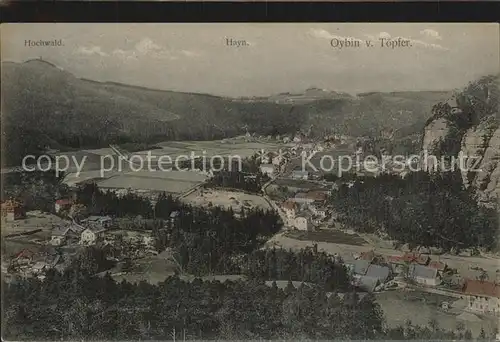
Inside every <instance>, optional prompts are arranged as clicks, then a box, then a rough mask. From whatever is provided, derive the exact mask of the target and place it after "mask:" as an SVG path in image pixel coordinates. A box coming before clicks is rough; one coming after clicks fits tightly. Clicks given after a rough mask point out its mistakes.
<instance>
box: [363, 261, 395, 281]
mask: <svg viewBox="0 0 500 342" xmlns="http://www.w3.org/2000/svg"><path fill="white" fill-rule="evenodd" d="M389 273H390V271H389V267H386V266H379V265H373V264H372V265H370V266H368V270H367V271H366V276H367V277H372V278H377V279H379V280H380V281H381V282H385V281H386V280H387V278H388V277H389Z"/></svg>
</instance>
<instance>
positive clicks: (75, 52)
mask: <svg viewBox="0 0 500 342" xmlns="http://www.w3.org/2000/svg"><path fill="white" fill-rule="evenodd" d="M1 32H2V61H12V62H18V63H22V62H24V61H27V60H30V59H38V58H40V57H41V58H42V59H43V60H45V61H47V62H50V63H53V64H55V65H56V66H58V67H61V68H62V69H64V70H66V71H68V72H70V73H71V74H73V75H74V76H75V77H78V78H86V79H91V80H96V81H100V82H117V83H123V84H127V85H131V86H139V87H146V88H151V89H158V90H165V91H178V92H189V93H202V94H210V95H216V96H225V97H253V96H270V95H276V94H280V93H287V92H289V93H300V92H303V91H305V90H306V89H308V88H312V87H314V88H319V89H326V90H329V91H336V92H345V93H349V94H352V95H355V94H359V93H365V92H399V91H450V90H453V89H458V88H462V87H463V86H465V85H466V84H467V83H468V82H470V81H472V80H475V79H477V78H479V77H481V76H486V75H488V74H498V72H499V26H498V24H472V23H470V24H469V23H467V24H465V23H463V24H462V23H460V24H459V23H453V24H435V23H422V24H420V23H391V24H385V23H370V24H368V23H367V24H365V23H349V24H345V23H329V24H326V23H296V24H290V23H275V24H260V23H258V24H257V23H255V24H248V23H234V24H219V23H214V24H125V23H123V24H96V23H89V24H73V23H72V24H66V23H57V24H4V25H2V31H1ZM398 37H399V38H402V39H405V40H408V41H409V42H411V44H412V47H398V48H395V49H392V48H390V47H379V46H375V47H372V48H368V47H366V46H364V42H365V40H372V41H373V42H375V44H378V42H379V39H380V38H384V39H387V38H390V39H397V38H398ZM226 39H233V40H245V41H246V42H247V44H248V45H247V46H240V47H235V46H227V44H226V43H227V41H226ZM332 39H339V40H345V39H348V40H350V41H357V42H359V43H360V47H358V48H343V49H338V48H335V47H332V46H331V41H332ZM27 40H30V41H37V40H44V41H49V40H61V41H62V42H63V43H64V44H63V46H53V47H40V46H26V41H27Z"/></svg>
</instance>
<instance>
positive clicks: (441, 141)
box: [422, 77, 500, 208]
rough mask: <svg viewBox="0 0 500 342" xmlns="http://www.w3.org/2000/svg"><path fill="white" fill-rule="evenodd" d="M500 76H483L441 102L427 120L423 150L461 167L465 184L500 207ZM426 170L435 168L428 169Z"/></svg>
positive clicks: (483, 199)
mask: <svg viewBox="0 0 500 342" xmlns="http://www.w3.org/2000/svg"><path fill="white" fill-rule="evenodd" d="M498 81H499V78H498V77H488V78H483V79H482V80H480V81H478V82H474V83H471V84H469V85H468V87H466V88H465V89H464V91H463V92H461V93H459V94H456V96H455V97H454V99H453V101H450V102H449V103H439V104H438V105H436V106H435V107H434V108H433V116H432V118H431V119H429V121H428V122H427V125H426V127H425V129H424V134H423V138H422V153H423V154H424V152H426V153H428V154H429V155H435V156H438V157H443V156H444V157H445V159H446V160H447V163H445V164H442V163H441V160H439V162H438V164H439V165H438V171H444V170H442V169H441V170H440V169H439V167H441V168H444V167H447V168H448V169H447V170H449V166H450V165H451V163H454V165H455V167H456V168H458V166H460V164H459V160H460V158H462V159H463V160H464V161H465V162H464V163H462V166H465V168H463V167H461V168H459V169H460V172H461V174H462V179H463V183H464V186H465V187H466V188H470V189H472V190H473V191H474V192H475V193H476V195H477V199H478V202H479V203H481V204H484V205H486V206H492V207H494V206H497V207H498V208H500V119H499V112H498V99H499V97H498ZM427 170H435V169H432V168H427Z"/></svg>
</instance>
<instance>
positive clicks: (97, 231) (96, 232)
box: [80, 227, 106, 246]
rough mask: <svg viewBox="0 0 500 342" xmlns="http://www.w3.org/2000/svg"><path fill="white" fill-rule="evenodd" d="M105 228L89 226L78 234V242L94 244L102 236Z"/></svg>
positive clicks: (87, 244) (86, 244)
mask: <svg viewBox="0 0 500 342" xmlns="http://www.w3.org/2000/svg"><path fill="white" fill-rule="evenodd" d="M105 231H106V229H103V228H98V227H89V228H87V229H85V230H84V231H83V232H82V235H81V236H80V244H82V245H85V246H89V245H93V244H95V243H96V242H97V241H98V240H99V239H101V238H102V237H103V236H104V232H105Z"/></svg>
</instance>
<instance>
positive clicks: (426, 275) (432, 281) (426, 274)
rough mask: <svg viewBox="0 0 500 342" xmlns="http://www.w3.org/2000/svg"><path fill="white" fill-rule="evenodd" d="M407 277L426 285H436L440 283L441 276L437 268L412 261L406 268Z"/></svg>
mask: <svg viewBox="0 0 500 342" xmlns="http://www.w3.org/2000/svg"><path fill="white" fill-rule="evenodd" d="M408 275H409V278H410V279H412V280H413V281H415V282H417V283H419V284H422V285H427V286H437V285H439V284H441V277H440V275H439V274H438V271H437V269H435V268H432V267H427V266H424V265H419V264H417V263H412V264H411V265H410V266H409V270H408Z"/></svg>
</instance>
